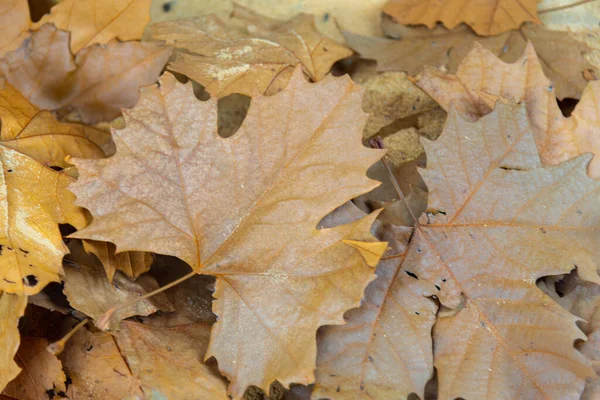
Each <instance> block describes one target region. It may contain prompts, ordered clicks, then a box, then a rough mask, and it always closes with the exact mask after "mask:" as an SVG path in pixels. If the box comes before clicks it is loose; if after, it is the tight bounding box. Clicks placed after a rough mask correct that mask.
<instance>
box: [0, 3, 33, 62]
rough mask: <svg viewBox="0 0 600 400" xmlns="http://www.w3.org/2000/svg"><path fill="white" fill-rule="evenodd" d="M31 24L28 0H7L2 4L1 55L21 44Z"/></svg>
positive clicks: (0, 17) (0, 7)
mask: <svg viewBox="0 0 600 400" xmlns="http://www.w3.org/2000/svg"><path fill="white" fill-rule="evenodd" d="M30 25H31V22H30V20H29V4H28V2H27V0H6V1H3V2H2V3H1V4H0V26H2V31H1V32H0V57H4V54H6V52H7V51H12V50H14V49H16V48H17V47H19V46H20V45H21V42H22V41H23V39H25V37H26V32H27V30H28V29H29V26H30Z"/></svg>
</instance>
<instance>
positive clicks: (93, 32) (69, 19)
mask: <svg viewBox="0 0 600 400" xmlns="http://www.w3.org/2000/svg"><path fill="white" fill-rule="evenodd" d="M151 2H152V0H110V1H96V0H64V1H61V2H60V3H59V4H57V5H56V6H54V7H52V10H51V12H50V14H48V15H45V16H44V17H43V18H42V19H41V20H40V21H39V22H37V23H35V24H34V25H33V27H34V28H35V29H38V28H39V27H41V26H42V25H44V24H46V23H50V24H54V25H55V26H56V27H57V28H58V29H62V30H65V31H71V51H72V52H73V53H76V52H78V51H79V50H81V49H82V48H84V47H87V46H90V45H92V44H94V43H100V44H105V43H108V42H110V41H111V40H113V39H119V40H135V39H140V38H141V37H142V33H143V32H144V28H145V27H146V24H147V23H148V22H149V21H150V3H151Z"/></svg>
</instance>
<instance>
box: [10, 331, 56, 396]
mask: <svg viewBox="0 0 600 400" xmlns="http://www.w3.org/2000/svg"><path fill="white" fill-rule="evenodd" d="M47 347H48V341H47V340H46V339H42V338H37V337H23V338H22V339H21V345H20V346H19V351H18V352H17V359H18V361H19V364H20V366H21V367H22V370H21V373H20V374H19V375H18V376H17V377H16V378H15V379H14V380H13V381H11V382H10V383H9V384H8V386H7V387H6V389H5V390H4V392H2V394H5V395H8V396H11V397H13V398H15V399H43V398H44V397H46V396H47V393H48V392H50V391H55V392H57V393H59V392H63V393H64V392H65V390H66V385H65V381H66V380H67V377H66V376H65V373H64V372H63V368H62V364H61V362H60V361H59V360H58V358H56V356H55V355H53V354H51V353H50V352H49V351H48V350H46V348H47Z"/></svg>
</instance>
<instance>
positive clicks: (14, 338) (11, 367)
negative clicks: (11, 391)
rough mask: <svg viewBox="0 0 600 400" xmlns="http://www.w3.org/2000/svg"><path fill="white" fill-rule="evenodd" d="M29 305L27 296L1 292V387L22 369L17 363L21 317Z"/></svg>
mask: <svg viewBox="0 0 600 400" xmlns="http://www.w3.org/2000/svg"><path fill="white" fill-rule="evenodd" d="M25 306H27V297H25V296H17V295H14V294H9V293H6V292H0V328H2V329H0V388H2V389H4V387H5V386H6V385H7V384H8V383H9V382H10V381H12V380H13V379H15V378H16V377H17V375H19V372H20V371H21V369H20V368H19V367H18V366H17V364H16V363H15V360H14V358H15V354H17V350H18V349H19V343H20V341H21V337H20V335H19V329H18V324H19V318H21V317H22V316H23V313H24V312H25Z"/></svg>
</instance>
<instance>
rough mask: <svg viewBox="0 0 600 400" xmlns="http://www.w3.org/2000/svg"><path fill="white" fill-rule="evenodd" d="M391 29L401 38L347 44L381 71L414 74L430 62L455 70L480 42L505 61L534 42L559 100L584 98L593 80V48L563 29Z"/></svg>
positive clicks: (354, 37) (361, 39) (358, 38)
mask: <svg viewBox="0 0 600 400" xmlns="http://www.w3.org/2000/svg"><path fill="white" fill-rule="evenodd" d="M388 30H390V31H391V30H394V32H389V33H390V35H391V36H394V37H401V39H400V40H391V39H383V38H367V37H361V36H357V35H353V34H346V39H347V43H348V45H349V46H350V47H351V48H352V49H354V50H356V51H357V52H359V53H360V54H361V55H362V56H363V57H366V58H370V59H374V60H376V61H377V68H378V70H379V71H405V72H406V73H408V74H409V75H412V76H414V75H416V74H418V73H419V72H421V71H422V70H423V67H424V66H431V67H440V68H441V67H444V68H446V69H447V71H448V72H450V73H454V72H455V71H456V70H457V68H458V65H459V63H460V62H461V60H462V59H463V58H465V57H466V56H467V54H468V53H469V52H470V51H471V49H472V48H473V46H474V45H475V43H476V42H478V43H480V44H481V45H482V46H483V47H485V48H486V49H488V50H489V51H491V52H492V53H494V54H495V55H496V56H497V57H499V58H500V59H501V60H503V61H505V62H515V61H517V60H518V59H519V58H520V57H521V55H522V54H523V52H524V51H525V48H526V45H527V41H530V42H531V43H533V45H534V47H535V49H536V51H537V52H538V54H539V56H540V59H541V60H542V61H543V69H544V73H545V74H546V75H547V76H548V77H549V78H550V79H551V80H552V82H554V85H555V87H556V96H557V97H558V98H560V99H563V98H566V97H569V98H575V99H577V98H579V96H580V95H581V91H582V90H583V88H584V87H585V85H586V83H587V82H586V80H585V79H584V77H583V72H584V70H585V69H586V68H587V66H588V65H587V63H586V61H585V58H584V54H585V53H586V51H587V50H588V47H587V46H586V45H585V44H582V43H580V42H578V41H576V40H574V39H573V38H571V37H569V36H568V35H565V34H564V33H563V32H553V31H549V30H547V29H545V28H543V27H541V26H535V25H525V26H523V27H521V28H520V29H519V30H518V31H512V32H506V33H504V34H502V35H497V36H490V37H480V36H477V35H475V34H474V33H473V32H471V31H470V30H469V28H467V27H458V28H455V29H453V30H451V31H449V30H447V29H444V28H442V27H439V28H436V29H434V30H432V31H429V30H426V29H424V28H406V27H403V26H401V25H398V24H395V25H393V27H391V28H388Z"/></svg>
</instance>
